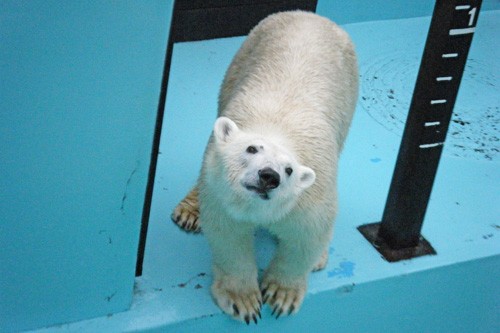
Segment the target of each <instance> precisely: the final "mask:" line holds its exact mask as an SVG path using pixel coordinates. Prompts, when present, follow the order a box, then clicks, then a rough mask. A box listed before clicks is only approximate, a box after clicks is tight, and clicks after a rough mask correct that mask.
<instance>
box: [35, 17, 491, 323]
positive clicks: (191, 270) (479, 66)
mask: <svg viewBox="0 0 500 333" xmlns="http://www.w3.org/2000/svg"><path fill="white" fill-rule="evenodd" d="M498 22H500V11H485V12H482V13H481V15H480V18H479V23H478V27H477V30H476V33H475V36H474V40H473V43H472V48H471V51H470V54H469V60H468V62H467V65H466V72H465V74H464V78H463V81H462V85H461V89H460V93H459V96H458V99H457V102H456V106H455V111H454V117H453V120H452V123H451V127H450V130H449V132H448V139H447V142H446V144H445V149H444V152H443V156H442V159H441V163H440V165H439V170H438V174H437V178H436V182H435V184H434V190H433V192H432V196H431V201H430V203H429V207H428V210H427V214H426V218H425V222H424V228H423V231H422V234H423V235H424V236H425V238H426V239H427V240H428V241H429V242H430V243H431V244H432V246H433V247H434V248H435V249H436V251H437V255H434V256H425V257H420V258H416V259H412V260H407V261H401V262H397V263H388V262H387V261H385V260H384V259H383V258H381V256H380V255H379V253H378V252H377V251H376V250H375V249H374V248H373V247H372V246H371V245H370V244H369V243H368V242H367V241H366V240H365V239H364V238H363V236H362V235H361V234H360V233H359V232H358V230H357V229H356V228H357V227H358V226H360V225H363V224H366V223H372V222H377V221H380V218H381V216H382V212H383V209H384V205H385V200H386V198H387V193H388V189H389V184H390V180H391V176H392V172H393V170H394V164H395V160H396V156H397V152H398V148H399V144H400V140H401V134H402V128H403V124H404V121H405V117H406V112H407V110H408V107H409V104H410V99H411V94H412V92H413V87H414V83H415V79H416V75H417V71H418V67H419V62H420V57H421V55H422V51H423V46H424V43H425V38H426V34H427V30H428V27H429V23H430V18H429V17H422V18H409V19H399V20H386V21H377V22H364V23H355V24H346V25H344V26H343V27H344V28H345V29H346V30H347V31H348V32H349V33H350V35H351V37H352V39H353V41H354V42H355V44H356V46H357V52H358V57H359V65H360V74H361V78H360V80H361V81H360V82H361V90H360V96H359V103H358V107H357V111H356V114H355V117H354V120H353V124H352V127H351V131H350V134H349V137H348V140H347V143H346V146H345V150H344V152H343V154H342V157H341V162H340V174H339V215H338V217H337V220H336V226H335V235H334V238H333V242H332V244H331V247H330V260H329V263H328V266H327V267H326V268H325V269H324V270H323V271H321V272H317V273H312V274H311V276H310V281H309V289H308V294H307V296H306V299H305V301H304V304H303V308H302V310H301V312H299V313H298V314H297V315H295V316H292V317H284V318H280V319H279V320H275V319H274V318H272V317H271V315H270V311H269V309H266V310H265V311H264V312H263V318H262V320H261V322H259V324H258V328H259V330H260V331H264V332H278V331H287V332H298V331H302V330H305V329H307V330H310V331H318V332H329V331H334V330H336V331H337V332H348V331H350V332H366V331H367V330H369V331H370V332H404V331H410V330H411V331H416V332H444V331H448V332H473V331H474V332H494V331H497V330H498V327H500V301H499V300H500V284H499V283H498V281H499V280H500V279H499V278H500V234H499V231H500V219H499V217H500V206H499V204H498V203H499V202H500V191H499V188H500V186H499V185H500V165H499V161H500V157H499V149H500V141H499V131H498V127H497V126H498V125H499V120H500V113H499V107H500V91H499V82H498V77H499V75H500V70H499V69H500V61H499V59H500V47H499V46H500V45H499V42H498V32H499V24H498ZM242 41H243V38H227V39H218V40H211V41H203V42H192V43H182V44H177V45H176V46H175V49H174V55H173V61H172V69H171V79H170V83H169V91H168V100H167V105H166V111H165V121H164V127H163V137H162V141H161V145H160V155H159V159H158V169H157V176H156V183H155V190H154V191H155V192H154V196H153V203H152V211H151V218H150V227H149V233H148V238H147V247H146V256H145V261H144V272H143V276H142V277H140V278H138V279H137V283H136V290H135V295H134V300H133V303H132V306H131V309H130V310H129V311H126V312H122V313H118V314H113V315H109V316H106V317H101V318H95V319H91V320H85V321H80V322H76V323H71V324H64V325H60V326H54V327H51V328H46V329H41V330H37V331H36V332H129V331H140V332H150V331H161V332H170V331H171V332H190V331H195V330H197V329H198V330H202V331H207V332H208V331H218V332H226V331H227V332H229V331H231V332H234V331H244V330H255V327H254V325H251V326H249V327H247V326H246V325H244V324H243V325H242V324H240V323H238V322H235V321H233V320H231V319H230V318H228V317H227V316H225V315H223V314H222V313H221V311H220V310H219V309H218V308H217V307H216V306H215V305H214V304H213V302H212V299H211V297H210V293H209V290H210V284H211V280H212V276H211V269H210V252H209V248H208V245H207V242H206V240H205V238H204V237H203V236H202V235H188V234H185V233H183V232H181V231H180V230H179V229H178V228H177V227H176V226H175V225H174V224H173V223H171V221H170V218H169V215H170V212H171V211H172V209H173V208H174V207H175V205H176V204H177V202H178V201H179V200H180V199H182V197H183V196H184V195H185V194H186V193H187V191H188V190H189V189H190V187H191V186H192V185H193V184H194V183H195V180H196V178H197V174H198V171H199V168H200V165H201V157H202V153H203V150H204V146H205V144H206V141H207V138H208V136H209V134H210V131H211V128H212V124H213V121H214V120H215V115H216V98H217V94H218V89H219V86H220V82H221V81H222V78H223V75H224V71H225V69H226V68H227V66H228V64H229V62H230V61H231V58H232V56H233V55H234V54H235V52H236V51H237V49H238V47H239V46H240V45H241V43H242ZM256 242H257V253H256V255H257V257H258V262H259V267H260V268H263V267H265V265H266V263H267V262H268V261H269V259H270V256H271V253H272V250H273V248H274V244H273V242H272V240H271V239H270V238H269V237H268V236H267V235H266V234H265V233H263V232H259V233H258V235H257V240H256ZM495 326H496V327H495ZM497 332H498V331H497Z"/></svg>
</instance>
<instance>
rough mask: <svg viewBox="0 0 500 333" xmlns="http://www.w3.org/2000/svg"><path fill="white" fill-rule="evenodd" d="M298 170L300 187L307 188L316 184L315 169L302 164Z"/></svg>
mask: <svg viewBox="0 0 500 333" xmlns="http://www.w3.org/2000/svg"><path fill="white" fill-rule="evenodd" d="M298 171H299V172H298V177H299V187H301V188H302V189H304V190H305V189H306V188H308V187H309V186H311V185H312V184H314V181H315V180H316V173H315V172H314V171H313V169H311V168H308V167H306V166H302V165H301V166H300V167H299V170H298Z"/></svg>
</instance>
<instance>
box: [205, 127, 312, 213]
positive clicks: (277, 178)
mask: <svg viewBox="0 0 500 333" xmlns="http://www.w3.org/2000/svg"><path fill="white" fill-rule="evenodd" d="M214 144H215V146H216V150H217V152H218V154H217V155H218V156H219V159H220V161H219V163H218V164H219V165H220V167H221V169H222V170H223V171H222V170H221V171H222V173H220V174H219V175H220V178H223V179H219V181H221V182H223V183H224V184H225V186H224V191H227V192H229V193H226V194H225V195H228V196H232V197H233V199H234V200H233V201H234V204H230V206H231V207H230V208H229V210H230V211H231V212H232V213H233V214H232V215H236V216H239V215H240V214H241V215H242V216H241V217H244V216H248V214H250V215H251V216H254V217H255V218H256V219H262V218H264V217H265V216H269V215H271V216H272V219H273V220H275V219H276V218H279V217H280V216H283V215H285V214H286V213H288V212H289V211H290V209H291V208H292V207H293V206H294V205H295V203H296V202H297V199H298V198H299V196H300V194H301V193H302V192H303V191H304V190H305V189H307V188H308V187H310V186H311V185H312V184H313V183H314V181H315V179H316V174H315V173H314V171H313V170H312V169H311V168H308V167H306V166H304V165H301V164H300V163H298V162H297V160H296V158H295V156H294V154H292V153H291V152H290V151H289V150H288V149H287V147H285V145H284V144H283V142H281V141H280V140H279V139H275V138H274V137H272V136H267V135H266V136H263V135H261V134H257V133H251V132H247V131H244V130H241V129H240V128H238V126H237V125H236V124H235V123H234V122H233V121H232V120H230V119H229V118H226V117H220V118H218V119H217V121H216V122H215V126H214ZM264 219H267V218H264Z"/></svg>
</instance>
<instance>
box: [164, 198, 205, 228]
mask: <svg viewBox="0 0 500 333" xmlns="http://www.w3.org/2000/svg"><path fill="white" fill-rule="evenodd" d="M199 217H200V210H199V207H198V200H197V198H196V200H190V198H189V195H188V196H187V197H186V198H184V200H182V201H181V202H180V203H179V204H178V205H177V207H175V209H174V211H173V213H172V216H171V218H172V221H174V223H175V224H177V226H178V227H179V228H181V229H182V230H184V231H186V232H194V233H198V232H200V231H201V228H200V219H199Z"/></svg>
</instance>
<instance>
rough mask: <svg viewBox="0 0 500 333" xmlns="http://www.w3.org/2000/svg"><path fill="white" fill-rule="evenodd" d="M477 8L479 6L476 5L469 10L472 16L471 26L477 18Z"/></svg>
mask: <svg viewBox="0 0 500 333" xmlns="http://www.w3.org/2000/svg"><path fill="white" fill-rule="evenodd" d="M476 10H477V8H476V7H474V8H472V9H471V10H470V11H469V16H470V19H469V27H470V26H471V25H472V24H473V23H474V19H475V18H476Z"/></svg>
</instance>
